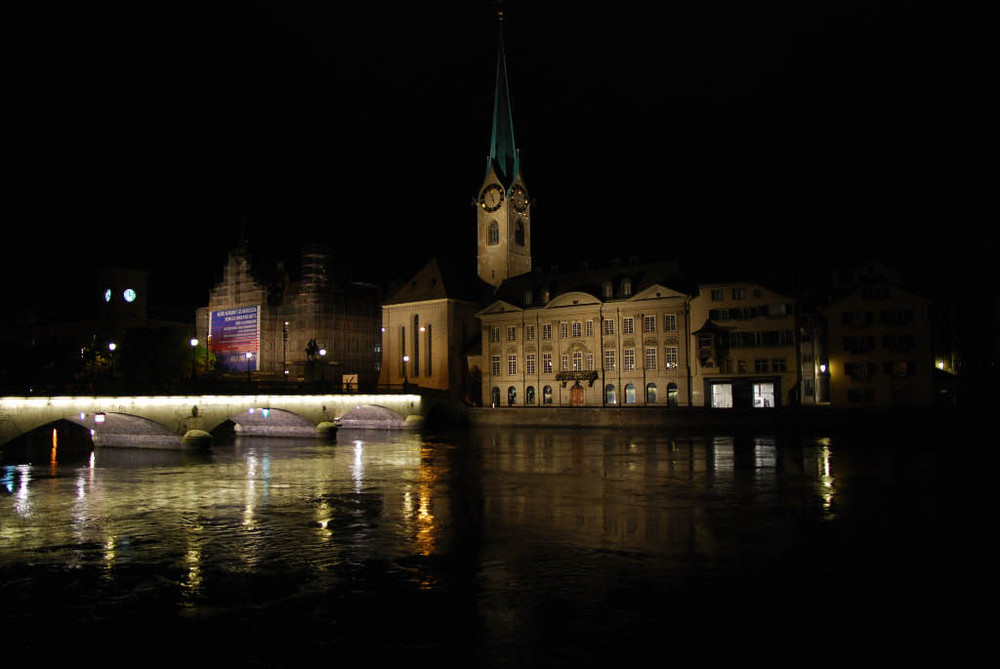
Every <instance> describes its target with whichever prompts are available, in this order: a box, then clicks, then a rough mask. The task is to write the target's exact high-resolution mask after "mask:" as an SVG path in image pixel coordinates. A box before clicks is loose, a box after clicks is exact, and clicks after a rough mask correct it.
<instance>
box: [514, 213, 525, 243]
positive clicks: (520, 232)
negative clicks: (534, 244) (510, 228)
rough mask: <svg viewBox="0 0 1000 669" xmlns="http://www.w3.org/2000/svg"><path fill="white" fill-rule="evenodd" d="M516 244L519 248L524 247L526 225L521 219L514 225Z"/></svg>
mask: <svg viewBox="0 0 1000 669" xmlns="http://www.w3.org/2000/svg"><path fill="white" fill-rule="evenodd" d="M514 242H515V243H516V244H517V245H518V246H524V223H522V222H521V219H517V223H516V224H515V225H514Z"/></svg>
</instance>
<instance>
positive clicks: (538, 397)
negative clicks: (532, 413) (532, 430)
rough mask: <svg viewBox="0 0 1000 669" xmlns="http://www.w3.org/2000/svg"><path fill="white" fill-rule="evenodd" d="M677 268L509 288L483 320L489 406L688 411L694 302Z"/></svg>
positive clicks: (607, 272)
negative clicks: (673, 284)
mask: <svg viewBox="0 0 1000 669" xmlns="http://www.w3.org/2000/svg"><path fill="white" fill-rule="evenodd" d="M676 270H677V268H676V265H675V264H674V263H657V264H647V265H641V264H639V263H638V262H634V263H630V264H629V265H627V266H620V265H617V264H616V265H613V266H612V267H610V268H606V269H595V270H589V269H587V270H583V271H580V272H576V273H568V274H561V273H550V274H542V273H541V272H534V273H532V274H529V275H525V276H521V277H517V278H515V279H512V280H510V281H508V282H506V283H504V284H503V285H502V286H501V287H500V290H499V291H498V293H497V296H496V297H497V298H499V299H496V300H495V301H494V302H493V303H491V304H490V305H489V306H487V307H486V308H485V309H483V310H482V311H480V312H479V313H478V314H477V315H478V317H479V319H480V321H481V323H482V332H481V336H482V354H481V355H480V356H478V357H477V358H475V359H474V360H473V364H475V366H476V368H478V370H479V371H480V375H481V378H482V396H483V404H484V405H486V406H510V407H515V406H528V407H531V406H536V407H537V406H598V407H599V406H658V407H673V406H686V405H687V404H688V403H689V388H690V384H689V381H690V373H689V369H688V364H687V360H688V352H687V340H688V336H687V333H688V332H689V329H688V317H687V313H688V299H689V298H688V296H687V295H686V294H684V293H681V292H678V291H676V290H673V289H671V288H669V287H668V286H667V283H668V281H669V280H671V279H675V278H676V274H677V271H676Z"/></svg>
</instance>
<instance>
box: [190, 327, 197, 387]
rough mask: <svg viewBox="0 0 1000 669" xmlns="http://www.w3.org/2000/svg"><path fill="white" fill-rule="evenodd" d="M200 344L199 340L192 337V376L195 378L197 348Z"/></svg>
mask: <svg viewBox="0 0 1000 669" xmlns="http://www.w3.org/2000/svg"><path fill="white" fill-rule="evenodd" d="M197 346H198V340H197V339H196V338H194V337H191V378H192V379H193V378H195V376H197V374H196V373H195V348H196V347H197Z"/></svg>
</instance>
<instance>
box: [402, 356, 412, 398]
mask: <svg viewBox="0 0 1000 669" xmlns="http://www.w3.org/2000/svg"><path fill="white" fill-rule="evenodd" d="M409 366H410V356H408V355H404V356H403V392H406V386H408V385H409V384H410V378H409V377H408V376H407V374H408V373H409V369H408V368H409Z"/></svg>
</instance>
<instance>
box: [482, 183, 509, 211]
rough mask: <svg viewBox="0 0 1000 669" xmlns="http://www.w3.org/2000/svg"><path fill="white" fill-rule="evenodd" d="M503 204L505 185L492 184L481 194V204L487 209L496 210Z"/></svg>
mask: <svg viewBox="0 0 1000 669" xmlns="http://www.w3.org/2000/svg"><path fill="white" fill-rule="evenodd" d="M501 204H503V186H501V185H500V184H490V185H489V186H487V187H486V188H484V189H483V190H482V192H481V193H480V194H479V206H480V207H482V208H483V209H485V210H486V211H496V210H497V209H499V208H500V205H501Z"/></svg>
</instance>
